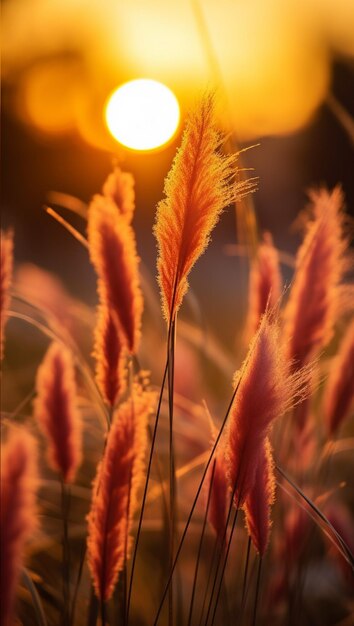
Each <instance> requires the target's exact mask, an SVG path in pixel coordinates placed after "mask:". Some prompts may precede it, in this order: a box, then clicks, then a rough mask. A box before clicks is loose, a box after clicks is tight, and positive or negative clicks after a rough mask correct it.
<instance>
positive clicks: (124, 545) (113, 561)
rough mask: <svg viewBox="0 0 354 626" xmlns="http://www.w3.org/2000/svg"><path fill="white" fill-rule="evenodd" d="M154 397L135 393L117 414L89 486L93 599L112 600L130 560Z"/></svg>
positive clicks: (89, 532)
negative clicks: (132, 526) (91, 485)
mask: <svg viewBox="0 0 354 626" xmlns="http://www.w3.org/2000/svg"><path fill="white" fill-rule="evenodd" d="M154 399H155V396H154V394H151V393H150V392H145V393H142V392H139V391H137V390H135V392H134V394H133V397H132V398H131V399H129V400H127V401H126V402H125V403H124V404H122V405H121V406H120V407H119V409H118V410H117V412H116V414H115V416H114V421H113V425H112V427H111V430H110V432H109V435H108V440H107V446H106V449H105V453H104V457H103V460H102V462H101V463H100V465H99V467H98V470H97V475H96V479H95V482H94V485H93V496H92V504H91V511H90V513H89V516H88V540H87V546H88V562H89V567H90V571H91V576H92V580H93V584H94V588H95V592H96V594H97V597H98V598H99V599H100V600H101V601H103V602H106V601H107V600H109V598H110V597H111V595H112V593H113V590H114V587H115V584H116V582H117V579H118V575H119V572H120V571H122V569H123V567H124V563H125V561H126V560H127V559H128V558H129V554H130V548H131V538H130V531H131V523H132V518H133V515H134V512H135V510H136V505H137V498H138V492H139V489H140V486H141V484H142V481H143V478H144V472H143V468H144V457H145V450H146V429H147V418H148V415H149V412H150V410H151V407H152V404H153V402H154Z"/></svg>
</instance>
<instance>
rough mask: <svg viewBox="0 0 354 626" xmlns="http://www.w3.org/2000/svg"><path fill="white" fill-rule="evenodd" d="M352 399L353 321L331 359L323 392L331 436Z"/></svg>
mask: <svg viewBox="0 0 354 626" xmlns="http://www.w3.org/2000/svg"><path fill="white" fill-rule="evenodd" d="M353 400H354V321H353V322H352V323H351V325H350V326H349V329H348V330H347V332H346V334H345V335H344V338H343V340H342V342H341V345H340V347H339V352H338V356H337V357H336V358H335V359H333V361H332V363H331V369H330V374H329V378H328V381H327V386H326V390H325V394H324V403H323V409H324V417H325V422H326V426H327V430H328V433H329V435H330V436H331V437H333V436H334V434H335V433H336V432H337V431H338V429H339V428H340V427H341V425H342V424H343V422H344V421H345V419H346V418H347V416H348V415H349V413H350V410H351V408H352V407H353Z"/></svg>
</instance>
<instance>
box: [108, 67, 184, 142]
mask: <svg viewBox="0 0 354 626" xmlns="http://www.w3.org/2000/svg"><path fill="white" fill-rule="evenodd" d="M179 116H180V114H179V105H178V101H177V99H176V97H175V95H174V94H173V93H172V91H171V90H170V89H169V88H168V87H166V85H163V84H162V83H160V82H157V81H155V80H150V79H146V78H140V79H137V80H132V81H129V82H128V83H125V84H124V85H122V86H121V87H118V89H116V90H115V91H114V92H113V93H112V94H111V96H110V97H109V99H108V102H107V105H106V110H105V118H106V123H107V126H108V129H109V131H110V133H111V134H112V135H113V137H114V138H115V139H116V140H117V141H118V142H119V143H121V144H123V145H124V146H127V147H128V148H131V149H133V150H153V149H155V148H158V147H160V146H163V145H164V144H165V143H166V142H168V141H169V140H170V139H171V138H172V137H173V135H174V134H175V132H176V130H177V128H178V124H179Z"/></svg>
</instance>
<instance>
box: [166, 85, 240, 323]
mask: <svg viewBox="0 0 354 626" xmlns="http://www.w3.org/2000/svg"><path fill="white" fill-rule="evenodd" d="M222 141H223V137H222V135H221V134H220V133H219V131H218V130H217V128H216V124H215V119H214V102H213V98H212V96H210V95H209V96H206V97H205V98H204V99H203V100H202V101H201V103H200V105H199V106H198V107H197V108H196V109H195V110H194V111H193V112H192V113H191V114H190V116H189V118H188V121H187V125H186V128H185V131H184V134H183V138H182V144H181V147H180V148H179V150H178V152H177V154H176V156H175V159H174V162H173V164H172V167H171V170H170V172H169V174H168V176H167V178H166V180H165V189H164V193H165V198H164V199H163V200H162V201H161V202H160V203H159V204H158V206H157V213H156V222H155V227H154V234H155V237H156V239H157V244H158V251H159V256H158V261H157V268H158V280H159V284H160V289H161V296H162V307H163V312H164V316H165V318H166V321H169V320H170V319H173V318H174V316H175V315H176V313H177V311H178V309H179V307H180V306H181V303H182V300H183V296H184V295H185V293H186V291H187V289H188V280H187V278H188V274H189V272H190V271H191V269H192V267H193V265H194V264H195V262H196V261H197V259H198V258H199V257H200V255H201V254H202V253H203V252H204V250H205V248H206V247H207V245H208V243H209V239H210V233H211V231H212V229H213V228H214V226H215V224H216V222H217V221H218V219H219V216H220V213H221V211H222V210H223V208H224V207H226V206H227V205H228V204H230V203H231V202H232V201H233V200H235V197H236V196H237V194H240V195H241V193H245V192H246V191H248V190H251V189H252V183H251V181H246V183H239V184H236V183H235V181H234V180H233V178H232V177H233V175H234V174H235V162H236V157H235V156H234V155H233V156H224V155H222V154H221V153H220V145H221V143H222Z"/></svg>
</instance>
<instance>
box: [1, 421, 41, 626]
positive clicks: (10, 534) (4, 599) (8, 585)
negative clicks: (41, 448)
mask: <svg viewBox="0 0 354 626" xmlns="http://www.w3.org/2000/svg"><path fill="white" fill-rule="evenodd" d="M36 452H37V450H36V444H35V441H34V439H33V438H32V437H31V436H30V435H29V434H27V433H26V432H25V431H23V430H22V431H21V432H19V431H14V432H13V433H12V434H11V435H10V437H9V439H8V441H7V443H6V444H4V445H3V446H2V450H1V511H0V524H1V577H0V590H1V603H0V616H1V618H0V622H1V626H12V624H13V623H14V603H15V596H16V588H17V585H18V581H19V576H20V571H21V567H22V565H23V562H24V552H25V547H26V543H27V541H28V539H29V537H30V536H31V534H32V533H33V531H34V530H35V528H36V525H37V521H36V508H35V500H36V488H37V463H36V460H37V454H36Z"/></svg>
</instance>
